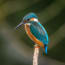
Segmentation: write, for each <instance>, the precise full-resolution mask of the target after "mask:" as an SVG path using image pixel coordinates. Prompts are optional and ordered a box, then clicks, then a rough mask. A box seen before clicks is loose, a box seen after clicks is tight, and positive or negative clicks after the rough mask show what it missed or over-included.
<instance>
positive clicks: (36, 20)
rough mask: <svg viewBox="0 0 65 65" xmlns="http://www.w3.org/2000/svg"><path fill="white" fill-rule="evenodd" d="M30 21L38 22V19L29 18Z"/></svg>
mask: <svg viewBox="0 0 65 65" xmlns="http://www.w3.org/2000/svg"><path fill="white" fill-rule="evenodd" d="M30 21H35V22H38V19H36V18H31V19H30Z"/></svg>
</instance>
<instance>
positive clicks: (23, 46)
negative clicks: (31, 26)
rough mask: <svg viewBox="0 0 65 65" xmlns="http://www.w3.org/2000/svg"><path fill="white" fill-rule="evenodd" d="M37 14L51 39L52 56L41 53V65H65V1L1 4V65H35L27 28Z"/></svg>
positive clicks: (1, 0) (6, 0) (0, 1)
mask: <svg viewBox="0 0 65 65" xmlns="http://www.w3.org/2000/svg"><path fill="white" fill-rule="evenodd" d="M29 12H34V13H36V14H37V16H38V17H39V20H40V22H41V24H42V25H43V26H44V27H45V29H46V30H47V32H48V35H49V45H48V55H47V56H45V57H44V56H43V55H42V50H41V49H40V54H39V65H65V0H0V65H32V57H33V52H34V44H33V42H32V41H31V40H30V39H29V37H28V36H27V35H26V33H25V31H24V26H21V27H20V28H19V29H18V30H15V29H14V28H15V27H16V26H17V25H18V24H19V23H20V22H21V20H22V18H23V16H25V15H26V14H27V13H29Z"/></svg>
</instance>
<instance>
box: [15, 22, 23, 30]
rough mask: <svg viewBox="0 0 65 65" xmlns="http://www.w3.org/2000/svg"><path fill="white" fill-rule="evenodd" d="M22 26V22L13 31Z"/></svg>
mask: <svg viewBox="0 0 65 65" xmlns="http://www.w3.org/2000/svg"><path fill="white" fill-rule="evenodd" d="M22 24H23V22H21V23H20V24H18V25H17V26H16V28H15V29H17V28H19V27H20V26H21V25H22Z"/></svg>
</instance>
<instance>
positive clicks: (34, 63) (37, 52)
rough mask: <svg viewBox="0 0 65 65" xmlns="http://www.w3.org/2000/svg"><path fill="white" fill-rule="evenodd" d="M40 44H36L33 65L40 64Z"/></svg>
mask: <svg viewBox="0 0 65 65" xmlns="http://www.w3.org/2000/svg"><path fill="white" fill-rule="evenodd" d="M39 48H40V47H39V46H38V45H37V44H36V45H34V55H33V65H38V56H39Z"/></svg>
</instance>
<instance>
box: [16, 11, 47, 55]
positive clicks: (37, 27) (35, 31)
mask: <svg viewBox="0 0 65 65" xmlns="http://www.w3.org/2000/svg"><path fill="white" fill-rule="evenodd" d="M22 24H24V28H25V31H26V33H27V35H28V36H29V38H30V39H31V40H32V41H33V42H34V43H35V44H37V45H38V46H39V47H41V48H42V49H43V53H44V54H45V55H47V48H48V34H47V31H46V30H45V28H44V27H43V25H42V24H41V23H40V21H39V20H38V17H37V15H36V14H35V13H33V12H32V13H28V14H27V15H25V16H24V17H23V20H22V21H21V23H20V24H18V25H17V26H16V29H17V28H18V27H20V26H21V25H22Z"/></svg>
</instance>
